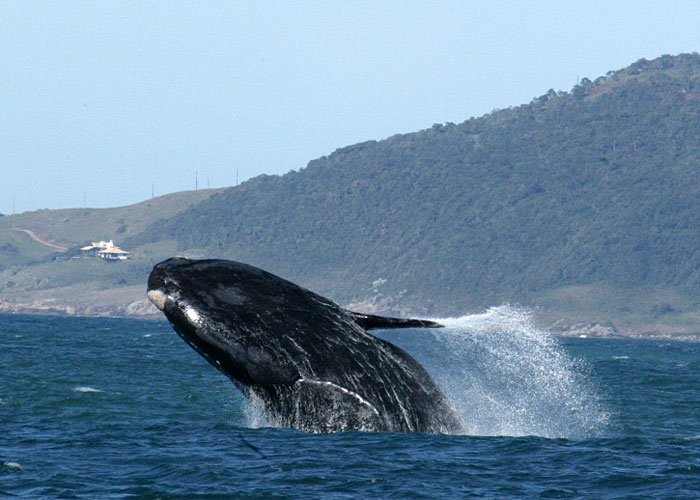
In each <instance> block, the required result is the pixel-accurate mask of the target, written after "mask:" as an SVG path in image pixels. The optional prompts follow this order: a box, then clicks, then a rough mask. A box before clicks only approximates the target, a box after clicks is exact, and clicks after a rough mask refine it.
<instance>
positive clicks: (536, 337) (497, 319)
mask: <svg viewBox="0 0 700 500" xmlns="http://www.w3.org/2000/svg"><path fill="white" fill-rule="evenodd" d="M436 321H438V322H439V323H442V324H443V325H445V327H446V328H444V329H434V330H430V332H431V333H432V334H433V335H434V336H435V338H436V339H437V340H438V342H440V343H442V344H443V345H444V349H442V350H444V351H445V352H444V354H441V355H442V356H445V358H446V359H441V360H438V363H436V364H435V368H433V369H432V370H431V372H432V373H433V374H434V376H435V379H436V381H437V382H438V384H439V385H440V386H441V387H442V389H443V390H444V391H445V393H446V394H447V396H448V397H449V398H450V399H451V401H452V403H453V405H454V406H455V408H456V410H457V412H458V414H459V415H460V417H461V418H462V419H463V421H464V423H465V424H466V425H467V429H468V432H469V434H475V435H507V436H526V435H536V436H543V437H550V438H560V437H564V438H576V437H588V436H591V435H598V434H600V433H601V432H603V431H604V429H605V427H606V426H607V423H608V420H609V415H608V412H607V411H606V410H605V408H604V406H603V405H602V404H601V402H600V398H599V396H598V395H597V392H596V390H595V386H594V384H593V382H592V381H591V379H590V377H589V376H588V375H587V373H586V367H585V365H584V364H583V362H582V361H577V360H574V359H572V358H571V357H570V356H569V355H568V354H567V353H566V351H565V350H564V348H563V347H562V346H561V345H560V344H559V342H558V340H557V339H556V338H555V337H553V336H552V335H551V334H549V333H548V332H546V331H544V330H542V329H540V328H538V327H537V326H536V325H535V322H534V320H533V317H532V314H531V312H530V311H528V310H526V309H521V308H516V307H511V306H508V305H504V306H499V307H493V308H490V309H488V310H487V311H485V312H484V313H482V314H474V315H469V316H462V317H460V318H441V319H436Z"/></svg>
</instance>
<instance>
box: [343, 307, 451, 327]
mask: <svg viewBox="0 0 700 500" xmlns="http://www.w3.org/2000/svg"><path fill="white" fill-rule="evenodd" d="M347 313H348V314H349V315H350V317H351V318H352V319H353V320H355V323H357V324H358V325H360V326H361V327H362V328H364V329H365V330H372V329H375V328H442V327H443V325H441V324H440V323H436V322H435V321H430V320H427V319H411V318H387V317H385V316H374V315H372V314H362V313H356V312H352V311H347Z"/></svg>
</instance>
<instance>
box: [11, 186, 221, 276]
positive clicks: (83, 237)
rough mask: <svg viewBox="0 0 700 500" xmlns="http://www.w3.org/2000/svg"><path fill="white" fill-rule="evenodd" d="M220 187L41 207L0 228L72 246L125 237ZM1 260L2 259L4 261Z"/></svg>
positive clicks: (177, 211)
mask: <svg viewBox="0 0 700 500" xmlns="http://www.w3.org/2000/svg"><path fill="white" fill-rule="evenodd" d="M219 191H221V190H220V189H201V190H199V191H183V192H180V193H172V194H168V195H165V196H159V197H157V198H153V199H151V200H147V201H143V202H141V203H137V204H135V205H128V206H124V207H116V208H71V209H64V210H37V211H34V212H25V213H22V214H18V215H8V216H5V217H0V229H9V228H12V227H18V228H22V229H30V230H32V231H34V232H35V233H36V234H37V235H38V236H39V237H41V238H43V239H45V240H46V241H48V242H51V243H54V244H57V245H62V246H64V247H72V246H76V245H80V244H82V243H84V242H87V241H98V240H109V239H114V240H115V242H117V243H118V242H119V241H120V240H124V239H125V238H128V237H130V236H133V235H135V234H139V233H141V232H142V231H144V230H145V229H146V228H147V227H148V226H150V225H151V224H153V223H154V222H156V221H158V220H159V219H168V218H170V217H173V216H175V215H177V214H179V213H181V212H183V211H184V210H186V209H188V208H190V207H191V206H193V205H196V204H198V203H200V202H201V201H203V200H206V199H207V198H209V197H210V196H211V195H212V194H214V193H217V192H219ZM0 263H1V262H0Z"/></svg>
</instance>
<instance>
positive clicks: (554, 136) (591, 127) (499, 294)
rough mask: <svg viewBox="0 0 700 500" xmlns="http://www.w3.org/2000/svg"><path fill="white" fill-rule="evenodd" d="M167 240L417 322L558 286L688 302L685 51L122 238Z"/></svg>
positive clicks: (250, 185) (345, 157)
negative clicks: (639, 291) (376, 304)
mask: <svg viewBox="0 0 700 500" xmlns="http://www.w3.org/2000/svg"><path fill="white" fill-rule="evenodd" d="M169 238H170V239H171V238H176V239H177V241H178V243H179V246H180V248H181V249H183V250H186V249H192V248H206V249H208V250H209V253H210V254H211V255H216V256H221V257H228V258H233V259H237V260H242V261H246V262H250V263H252V264H256V265H259V266H262V267H264V268H266V269H268V270H270V271H272V272H275V273H278V274H281V275H282V276H285V277H287V278H289V279H293V280H296V281H299V282H301V283H303V284H305V285H306V286H309V287H311V288H313V289H314V290H316V291H319V292H321V293H327V294H329V295H331V296H332V297H334V298H336V299H338V300H340V301H343V302H346V303H347V302H350V301H354V300H363V299H367V298H369V297H371V296H372V295H377V294H379V293H381V294H383V295H384V297H392V298H393V300H394V302H395V303H400V304H401V305H404V306H406V307H412V308H414V309H416V310H419V311H421V310H422V311H423V312H427V313H445V314H446V313H458V312H462V311H464V310H468V309H474V308H477V307H481V306H484V305H490V304H495V303H500V302H503V301H511V302H524V303H528V302H529V300H530V299H531V298H532V297H535V296H537V295H538V294H542V293H544V292H547V291H548V290H554V289H558V288H561V287H566V286H570V285H585V284H604V285H609V286H611V287H617V288H629V287H654V286H666V287H672V288H674V289H676V290H679V291H682V292H683V293H688V294H698V293H700V56H699V55H698V54H685V55H680V56H675V57H672V56H663V57H660V58H658V59H655V60H652V61H647V60H644V59H642V60H640V61H638V62H636V63H634V64H632V65H631V66H629V67H627V68H625V69H622V70H619V71H614V72H610V73H608V74H607V75H606V76H601V77H599V78H597V79H595V80H594V81H591V80H589V79H586V78H584V79H583V80H582V81H581V82H580V84H579V85H576V86H575V87H574V88H573V89H572V90H571V91H570V92H555V91H553V90H550V91H549V92H547V93H545V94H544V95H542V96H541V97H538V98H535V99H533V100H532V102H530V103H529V104H526V105H522V106H518V107H513V108H509V109H504V110H498V111H494V112H493V113H490V114H488V115H486V116H483V117H481V118H472V119H469V120H467V121H465V122H463V123H461V124H458V125H456V124H451V123H448V124H444V125H434V126H433V127H432V128H430V129H427V130H423V131H420V132H416V133H412V134H405V135H397V136H393V137H390V138H388V139H386V140H382V141H378V142H375V141H370V142H366V143H362V144H357V145H354V146H350V147H346V148H342V149H339V150H337V151H335V152H334V153H333V154H331V155H329V156H327V157H323V158H320V159H317V160H314V161H312V162H310V163H309V165H308V167H307V168H305V169H303V170H301V171H299V172H291V173H289V174H287V175H284V176H281V177H277V176H261V177H258V178H255V179H253V180H251V181H249V182H246V183H244V184H242V185H241V186H238V187H236V188H231V189H229V190H226V191H224V192H222V193H220V194H218V195H215V196H213V197H211V198H210V199H209V200H207V201H205V202H203V203H201V204H199V205H197V206H195V207H193V208H191V209H189V210H187V211H185V212H183V213H181V214H179V215H177V216H175V217H174V218H172V219H169V220H168V221H167V222H165V223H161V224H158V225H156V226H154V227H151V228H150V229H149V230H148V231H146V232H145V233H143V234H142V235H141V236H139V237H137V239H136V240H134V242H145V241H147V240H162V239H169ZM383 280H386V281H385V282H384V281H383ZM373 283H374V285H373Z"/></svg>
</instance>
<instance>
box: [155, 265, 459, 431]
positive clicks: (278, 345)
mask: <svg viewBox="0 0 700 500" xmlns="http://www.w3.org/2000/svg"><path fill="white" fill-rule="evenodd" d="M168 287H170V289H169V288H168ZM173 287H175V288H176V291H173ZM154 289H160V290H164V293H165V294H166V295H167V294H170V295H168V296H171V295H172V296H173V297H175V295H177V297H175V299H176V300H175V299H174V300H172V301H171V302H172V304H170V305H169V306H167V307H165V308H164V309H163V311H164V312H165V314H166V316H167V317H168V319H169V320H170V321H171V323H172V324H173V326H174V327H175V330H176V331H178V333H179V334H180V335H181V336H183V337H184V338H185V339H186V340H188V342H191V341H192V339H193V336H196V337H197V338H196V339H195V340H196V341H197V342H201V339H209V338H214V339H215V341H216V342H220V343H221V345H224V346H225V348H224V350H225V351H227V352H229V354H228V356H229V357H231V358H235V360H234V361H233V362H228V358H227V360H226V361H225V362H224V363H223V364H222V363H221V362H220V360H219V359H217V357H220V356H221V355H219V354H214V355H205V357H207V359H209V361H210V362H212V364H214V365H215V366H217V368H219V369H221V370H222V371H224V372H225V373H227V375H229V376H230V377H231V378H232V379H234V382H236V384H237V385H238V387H239V388H241V390H242V391H243V392H244V393H245V394H246V395H247V396H248V397H249V398H250V399H252V400H253V401H254V402H256V403H258V404H259V405H260V406H261V407H262V408H263V409H264V411H265V413H266V415H267V417H268V418H270V419H271V420H273V421H274V422H276V423H279V424H281V425H285V426H291V427H295V428H299V429H303V430H309V431H317V432H324V431H337V430H351V429H362V430H385V431H396V432H413V431H415V432H456V431H458V430H459V429H460V428H461V425H460V423H459V421H458V419H457V418H456V417H455V415H454V413H453V412H452V410H451V409H450V407H449V404H448V403H447V401H446V399H445V397H444V396H443V394H442V393H441V391H440V390H439V389H438V387H437V386H436V385H435V383H434V382H433V380H432V379H431V377H430V375H428V373H427V372H426V371H425V369H424V368H423V367H422V366H421V365H420V364H419V363H418V362H417V361H415V360H414V359H413V358H412V357H411V356H409V355H408V354H407V353H406V352H405V351H403V350H402V349H400V348H398V347H396V346H394V345H393V344H391V343H389V342H386V341H384V340H382V339H379V338H377V337H374V336H373V335H371V334H369V333H368V332H367V331H365V330H364V329H363V328H362V327H360V325H359V324H358V321H357V320H356V318H358V317H360V318H361V317H362V316H361V315H356V314H354V313H349V312H347V311H345V310H344V309H342V308H340V307H339V306H338V305H336V304H335V303H333V302H332V301H330V300H328V299H326V298H324V297H321V296H320V295H317V294H315V293H313V292H310V291H309V290H306V289H304V288H302V287H299V286H298V285H295V284H294V283H291V282H289V281H287V280H284V279H282V278H279V277H277V276H275V275H273V274H270V273H267V272H265V271H262V270H260V269H258V268H255V267H252V266H249V265H247V264H242V263H238V262H231V261H223V260H205V261H192V260H186V259H170V260H168V261H165V262H162V263H160V264H158V265H157V266H156V267H155V268H154V270H153V272H152V273H151V276H150V278H149V291H150V290H154ZM183 310H184V311H185V312H184V313H183V312H182V311H183ZM188 310H189V311H190V312H189V313H188V312H187V311H188ZM191 311H195V312H194V313H192V312H191ZM188 315H189V316H190V317H192V316H194V317H195V318H196V321H194V323H193V322H192V321H191V320H189V319H188ZM373 318H375V319H376V318H377V317H373ZM379 319H381V318H379ZM183 323H185V324H183ZM191 343H192V342H191ZM198 345H199V344H198ZM227 346H228V347H227ZM229 347H230V348H229ZM195 348H196V349H197V350H199V351H200V352H202V348H200V347H197V346H195ZM222 367H223V368H222Z"/></svg>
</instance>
